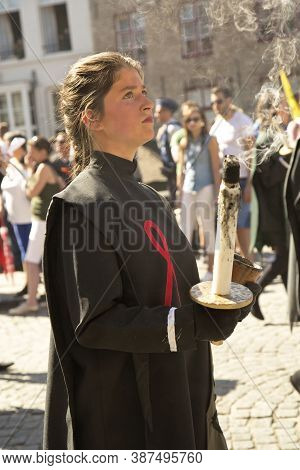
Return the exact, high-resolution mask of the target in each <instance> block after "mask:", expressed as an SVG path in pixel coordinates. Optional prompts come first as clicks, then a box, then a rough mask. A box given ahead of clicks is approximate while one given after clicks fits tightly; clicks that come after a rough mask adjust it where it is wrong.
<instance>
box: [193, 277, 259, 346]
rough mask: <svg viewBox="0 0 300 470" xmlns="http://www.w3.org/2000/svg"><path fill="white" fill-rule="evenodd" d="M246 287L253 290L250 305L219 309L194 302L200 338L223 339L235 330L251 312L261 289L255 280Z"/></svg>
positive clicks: (198, 336) (208, 339) (197, 332)
mask: <svg viewBox="0 0 300 470" xmlns="http://www.w3.org/2000/svg"><path fill="white" fill-rule="evenodd" d="M246 287H248V289H250V290H251V292H252V294H253V300H252V302H251V304H250V305H248V306H247V307H244V308H241V309H239V308H238V309H235V310H217V309H213V308H206V307H203V306H201V305H199V304H196V303H195V304H194V312H195V322H196V338H197V339H198V340H207V341H222V340H225V339H227V338H228V337H229V336H230V335H231V334H232V333H233V332H234V330H235V327H236V325H237V324H238V323H239V322H241V321H242V320H244V319H245V318H246V317H247V315H249V313H250V312H251V309H252V306H253V304H254V303H255V300H256V296H257V295H258V294H259V292H260V291H261V287H260V286H259V285H258V284H256V283H254V282H251V283H247V284H246Z"/></svg>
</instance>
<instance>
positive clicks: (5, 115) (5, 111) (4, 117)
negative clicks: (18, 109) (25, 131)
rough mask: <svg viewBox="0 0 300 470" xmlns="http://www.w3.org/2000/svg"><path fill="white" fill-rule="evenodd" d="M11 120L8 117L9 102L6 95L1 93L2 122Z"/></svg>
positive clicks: (0, 119)
mask: <svg viewBox="0 0 300 470" xmlns="http://www.w3.org/2000/svg"><path fill="white" fill-rule="evenodd" d="M2 121H5V122H8V121H9V117H8V104H7V97H6V95H2V94H1V95H0V122H2Z"/></svg>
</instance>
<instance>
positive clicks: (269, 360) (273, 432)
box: [0, 263, 300, 449]
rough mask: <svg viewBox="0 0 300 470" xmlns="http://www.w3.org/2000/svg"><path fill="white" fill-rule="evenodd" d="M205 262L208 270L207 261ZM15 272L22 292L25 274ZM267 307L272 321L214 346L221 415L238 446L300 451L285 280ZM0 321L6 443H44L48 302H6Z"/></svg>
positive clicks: (1, 432) (293, 339) (297, 332)
mask: <svg viewBox="0 0 300 470" xmlns="http://www.w3.org/2000/svg"><path fill="white" fill-rule="evenodd" d="M199 268H200V273H201V271H203V265H202V264H201V263H200V264H199ZM16 277H17V283H16V286H15V290H17V289H18V288H19V287H20V286H21V283H22V279H21V277H22V274H21V273H17V276H16ZM0 285H1V291H2V292H4V291H6V292H7V291H8V289H7V288H5V281H4V277H3V276H2V275H1V279H0ZM11 290H13V288H12V289H11ZM5 297H6V296H4V295H2V297H1V300H2V305H4V304H3V300H4V299H5ZM261 305H262V309H263V311H264V312H265V316H266V321H265V322H258V321H257V320H256V319H255V318H253V317H252V316H250V317H248V318H247V319H246V320H245V321H244V322H243V323H242V324H240V325H239V326H238V328H237V329H236V331H235V332H234V334H233V335H232V337H231V338H230V340H229V341H227V342H226V343H225V344H224V345H223V346H220V347H216V346H213V354H214V362H215V379H216V385H217V394H218V398H217V402H218V412H219V419H220V423H221V426H222V428H223V430H224V432H225V435H226V438H227V442H228V445H229V448H231V449H297V448H299V447H300V395H299V394H297V393H296V392H295V391H294V389H293V388H292V386H291V385H290V382H289V376H290V374H291V373H293V372H294V371H295V370H296V369H298V368H299V357H300V327H299V326H296V327H295V329H294V332H293V334H290V330H289V326H288V323H287V321H286V317H285V305H286V294H285V291H284V288H283V286H282V284H280V283H274V284H273V285H272V286H270V287H269V288H268V289H267V290H266V293H264V294H262V297H261ZM0 321H1V329H0V341H1V343H0V344H1V360H12V361H14V363H15V364H14V365H13V366H12V367H11V368H10V369H9V371H7V372H4V373H3V372H2V373H0V448H6V449H40V448H41V439H42V425H43V424H42V423H43V409H44V401H45V382H46V373H47V355H48V342H49V320H48V316H47V313H46V308H42V309H41V310H40V312H39V313H38V315H36V314H33V315H32V316H24V317H22V316H19V317H18V316H15V317H14V316H12V315H9V314H8V313H7V311H6V309H5V308H3V307H2V310H1V312H0Z"/></svg>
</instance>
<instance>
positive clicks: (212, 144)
mask: <svg viewBox="0 0 300 470" xmlns="http://www.w3.org/2000/svg"><path fill="white" fill-rule="evenodd" d="M208 150H209V154H210V161H211V168H212V172H213V178H214V186H215V193H216V195H218V194H219V189H220V184H221V175H220V158H219V146H218V142H217V139H216V138H215V137H213V136H211V138H210V140H209V142H208Z"/></svg>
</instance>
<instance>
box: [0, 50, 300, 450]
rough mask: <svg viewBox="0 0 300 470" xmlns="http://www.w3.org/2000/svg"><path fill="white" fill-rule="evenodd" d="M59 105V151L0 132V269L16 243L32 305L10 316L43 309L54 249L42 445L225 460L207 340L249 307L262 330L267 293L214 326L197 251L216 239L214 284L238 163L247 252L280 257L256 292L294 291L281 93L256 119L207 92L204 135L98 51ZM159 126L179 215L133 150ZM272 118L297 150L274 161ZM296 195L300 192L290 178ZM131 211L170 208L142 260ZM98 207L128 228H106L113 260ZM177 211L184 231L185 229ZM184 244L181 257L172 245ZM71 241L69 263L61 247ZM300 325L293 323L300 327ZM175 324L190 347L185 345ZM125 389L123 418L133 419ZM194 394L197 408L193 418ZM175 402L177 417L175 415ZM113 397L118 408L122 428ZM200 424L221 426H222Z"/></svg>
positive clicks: (150, 233) (136, 67) (197, 118)
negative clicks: (229, 159) (197, 289)
mask: <svg viewBox="0 0 300 470" xmlns="http://www.w3.org/2000/svg"><path fill="white" fill-rule="evenodd" d="M99 80H100V82H99ZM99 83H101V86H100V87H99ZM87 90H88V93H87ZM60 103H61V109H62V111H63V119H64V123H65V127H66V132H65V131H60V132H58V133H57V135H56V136H55V138H53V139H50V140H48V139H46V138H45V137H42V136H36V137H32V138H30V139H29V140H27V139H26V137H25V136H24V135H22V134H20V133H17V132H10V131H9V129H8V126H7V124H6V123H1V124H0V132H1V138H0V145H1V172H2V182H1V210H0V220H1V239H0V263H1V264H2V270H3V271H4V272H6V273H7V274H8V275H9V273H10V272H12V270H13V269H14V264H16V263H17V261H16V258H15V257H14V255H13V252H14V250H13V245H14V244H15V245H16V246H17V248H18V251H19V254H20V258H21V263H22V267H23V270H24V272H25V273H26V280H27V281H26V286H25V287H24V289H23V290H22V292H19V293H18V294H17V295H19V296H20V298H22V299H23V295H24V294H27V297H26V300H22V301H21V303H20V305H18V306H17V307H14V308H12V309H10V311H9V312H10V313H11V314H13V315H24V314H26V313H32V312H36V311H37V310H38V297H37V289H38V284H39V282H40V272H41V260H42V257H43V250H45V252H44V276H45V286H46V291H47V300H48V307H49V313H50V318H51V324H52V330H53V337H52V339H51V341H52V343H51V347H50V362H49V364H50V366H49V367H50V368H49V376H48V395H47V405H46V425H45V430H46V431H45V432H46V434H45V446H46V448H52V449H53V448H61V449H64V448H80V449H88V448H95V449H101V448H119V449H122V448H133V447H134V448H145V446H150V447H148V448H160V447H159V446H161V445H164V448H170V449H171V448H181V449H182V448H215V449H216V448H226V443H225V440H224V437H223V435H222V432H220V431H218V429H219V425H218V422H217V418H216V411H215V408H214V399H213V395H214V386H213V384H212V368H211V359H210V349H209V348H210V346H209V341H212V340H223V339H226V338H227V337H228V336H230V334H231V333H232V332H233V330H234V328H235V327H236V325H237V323H238V322H239V321H242V320H243V319H244V318H245V317H246V315H247V314H248V313H249V312H250V310H251V308H252V313H253V315H254V316H255V317H256V318H257V319H260V320H262V319H263V318H264V316H263V313H262V311H261V308H260V306H259V294H258V292H259V290H260V289H259V288H258V289H257V286H256V285H249V288H250V289H251V290H252V292H253V294H254V303H253V305H251V306H249V307H247V308H245V309H241V310H240V309H238V310H234V311H233V314H232V315H231V316H228V315H226V316H224V315H215V311H210V312H209V310H210V309H204V308H202V307H201V306H199V305H198V304H191V300H190V298H189V295H188V290H187V284H189V285H193V284H196V283H197V282H199V277H198V271H197V266H196V263H195V257H194V255H193V251H192V249H191V244H192V242H193V234H194V233H195V231H198V230H199V231H200V235H199V237H200V239H201V238H202V239H203V240H204V243H205V251H206V254H207V272H206V275H205V279H206V280H211V279H212V271H213V262H214V244H215V226H216V206H217V197H218V192H219V187H220V183H221V174H222V163H223V159H224V157H225V156H226V155H234V156H237V157H239V161H240V186H241V190H242V193H241V194H242V195H241V201H240V209H239V214H238V225H237V247H238V250H239V251H240V253H241V254H242V255H243V256H244V257H246V258H249V259H253V257H254V255H253V248H254V247H257V249H259V250H261V249H262V248H263V247H264V246H270V247H271V248H272V250H273V252H274V256H273V258H272V261H271V263H269V264H268V265H267V266H266V267H265V269H264V271H263V275H262V277H261V279H260V280H259V281H258V284H259V285H260V286H261V288H264V287H265V286H266V285H268V284H269V283H270V282H272V280H273V279H274V278H275V277H276V276H277V275H281V277H282V280H283V282H284V285H285V286H286V288H288V253H289V249H288V236H287V232H286V230H285V222H286V216H285V205H284V182H285V180H286V176H287V174H288V172H289V171H290V157H291V154H292V152H293V148H294V147H295V146H296V142H297V138H298V137H300V133H298V128H297V123H296V122H293V121H292V119H291V116H290V113H289V110H288V106H287V103H286V101H285V99H284V97H283V96H282V98H281V100H280V103H279V104H278V106H274V104H273V103H272V102H269V101H268V100H265V101H262V100H261V101H260V103H259V105H258V107H257V115H256V120H255V122H254V121H253V120H252V119H251V118H250V117H249V116H247V115H246V114H245V113H244V112H243V111H242V110H241V109H239V108H238V107H237V106H235V105H234V104H233V101H232V94H231V92H230V90H228V89H227V88H222V87H218V88H214V89H212V91H211V108H212V110H213V112H214V114H215V119H214V122H213V123H208V120H207V118H206V115H205V112H204V111H203V109H202V108H201V106H200V104H199V103H196V102H194V101H186V102H184V103H182V105H181V115H180V116H179V115H178V110H179V105H178V104H177V102H176V101H174V100H173V99H171V98H167V97H164V98H159V99H157V100H156V103H155V109H154V106H153V103H152V102H151V101H150V100H149V98H148V97H147V91H146V88H145V86H144V83H143V72H142V70H141V66H140V64H139V63H138V62H136V61H134V60H133V59H130V58H126V57H123V56H122V55H121V54H118V53H102V54H96V55H94V56H91V57H87V58H85V59H82V60H80V61H79V62H78V63H76V64H75V65H74V66H73V67H72V68H71V70H70V72H69V74H68V75H67V77H66V79H65V82H64V84H63V87H62V89H61V95H60ZM153 114H154V117H155V119H156V121H157V127H158V130H157V133H156V141H157V145H158V149H159V152H160V157H161V163H162V173H163V175H164V176H165V177H166V180H167V186H168V192H169V197H168V199H169V203H170V204H169V205H168V204H166V202H165V200H164V199H162V198H161V197H160V196H159V195H158V194H157V193H156V192H155V191H153V190H152V189H151V188H149V187H148V186H146V185H143V184H140V183H139V182H138V181H137V179H136V178H135V177H134V175H135V174H136V169H137V161H136V159H135V158H134V157H135V155H136V152H137V149H138V147H139V146H140V145H143V144H145V143H146V142H147V141H149V140H151V139H153V137H154V134H153ZM274 116H276V117H278V119H277V123H278V132H280V133H282V134H283V135H284V134H286V135H287V137H288V136H291V135H292V137H293V138H290V139H287V143H288V145H287V146H282V147H281V148H278V149H276V150H274V152H271V154H270V152H269V153H268V155H267V157H266V158H265V155H266V153H267V150H269V149H270V148H272V146H271V142H270V139H272V135H270V134H269V133H268V128H269V125H270V122H271V119H274ZM67 135H68V136H69V137H70V140H71V142H72V145H73V146H72V148H71V147H70V144H69V141H68V139H67ZM120 157H121V158H120ZM293 175H294V173H293ZM73 177H74V178H73ZM293 178H294V176H293ZM71 180H73V181H72V183H71V184H69V183H70V182H71ZM293 183H294V184H296V186H297V182H296V183H295V182H294V179H293ZM58 193H59V194H58ZM51 201H53V202H52V205H51V209H50V211H49V206H50V202H51ZM132 201H134V203H135V204H137V203H140V205H141V207H143V208H144V209H145V207H148V206H147V203H149V201H155V202H156V206H155V207H158V206H159V207H160V211H159V210H158V209H155V207H154V206H153V207H152V206H151V207H150V205H149V208H148V209H147V210H148V212H145V214H146V213H147V214H148V215H147V218H146V219H145V220H143V221H142V224H143V227H142V229H143V230H142V232H143V234H142V235H143V236H142V235H141V237H142V238H141V240H139V239H138V240H137V243H138V246H139V249H138V250H135V251H134V252H133V251H132V250H131V248H130V246H129V244H127V243H128V240H127V238H126V234H127V232H134V233H135V236H136V237H139V236H140V232H135V224H138V223H140V220H139V218H138V215H137V216H136V220H135V219H134V217H132V216H131V215H130V214H131V212H129V209H128V207H129V206H130V204H129V203H130V202H132ZM112 202H114V204H113V203H112ZM96 203H97V204H98V205H97V206H96V207H97V208H98V209H97V210H99V211H100V210H101V211H102V209H103V210H104V209H105V207H106V205H107V204H108V205H109V204H110V205H111V207H110V208H111V209H112V210H113V211H114V212H115V211H117V212H116V214H114V215H115V216H116V217H117V218H118V220H119V225H120V227H121V228H120V231H119V232H118V231H117V230H116V232H117V233H113V236H112V233H111V230H110V229H109V230H110V232H109V234H110V238H109V245H110V248H112V249H110V250H107V249H105V248H107V243H108V242H107V239H106V235H107V233H108V231H109V230H108V227H109V226H110V224H109V221H108V220H106V219H105V218H104V219H101V220H102V223H101V225H98V224H99V214H98V215H97V213H96V211H95V210H94V211H92V210H90V209H91V207H94V205H95V204H96ZM100 203H101V204H100ZM100 206H101V209H99V208H100ZM138 207H140V206H137V205H136V206H135V208H136V212H135V213H136V214H137V213H138ZM127 210H128V214H127V212H126V211H127ZM118 211H120V212H118ZM174 211H175V213H176V215H177V216H178V218H179V225H180V228H181V231H180V230H179V229H178V226H177V225H176V224H175V225H174V223H175V222H174V220H175V218H174V214H173V213H174ZM74 213H76V217H75V219H74ZM101 214H102V212H101ZM105 214H107V213H106V212H105ZM298 215H299V214H298ZM298 215H297V216H296V219H297V217H298ZM47 217H48V219H47V220H48V223H47V228H46V218H47ZM74 220H76V224H77V225H76V227H77V228H78V227H79V226H88V228H89V230H88V237H89V240H88V241H89V242H92V246H97V247H98V246H101V247H104V248H103V249H98V250H96V251H95V252H93V251H91V250H89V249H88V248H87V246H86V244H84V243H83V244H82V243H81V242H82V240H80V239H78V240H77V241H74V240H73V239H72V237H71V233H72V224H74ZM298 221H299V220H298ZM164 224H165V225H164ZM106 225H107V227H106ZM163 225H164V233H163V231H162V226H163ZM296 225H297V221H296ZM122 227H123V229H122ZM125 228H126V230H125ZM106 229H107V230H106ZM46 231H47V234H46V238H45V233H46ZM174 231H175V235H176V238H177V240H178V242H179V245H180V250H172V246H171V245H170V247H169V246H168V243H169V244H170V243H171V241H172V240H173V238H172V237H173V235H174ZM182 232H183V233H182ZM62 234H63V236H64V237H66V238H65V239H64V240H61V238H62ZM183 234H184V235H185V237H184V235H183ZM251 235H252V238H251ZM111 237H112V238H111ZM114 237H116V238H114ZM79 238H80V237H79ZM145 239H146V241H147V242H146V243H144V242H143V243H142V240H145ZM9 240H10V241H9ZM120 240H121V242H122V243H121V244H120ZM186 240H188V242H189V243H186ZM86 242H87V240H86ZM64 243H66V244H67V246H72V250H64V246H65V245H64ZM169 248H170V251H169ZM153 249H154V251H157V253H155V255H153ZM297 249H298V248H297ZM296 251H297V250H296ZM171 252H172V256H171V255H170V253H171ZM156 255H157V256H156ZM296 256H299V253H298V252H297V253H296ZM298 259H299V258H298ZM165 261H166V262H167V265H168V266H167V277H166V279H165V276H164V272H165ZM144 265H146V266H147V269H146V270H145V269H144ZM103 266H105V270H104V269H103ZM112 280H113V282H112ZM145 286H147V288H145ZM99 295H100V297H101V299H102V302H100V303H99ZM200 310H201V315H198V314H197V312H198V311H200ZM202 310H203V311H202ZM195 312H196V313H195ZM298 315H299V312H298V313H297V315H296V317H294V321H298V320H299V318H298ZM166 318H167V323H166ZM175 318H176V321H175ZM212 318H213V321H212ZM178 325H179V326H180V335H179V334H178V335H176V329H177V328H179V327H178ZM74 337H75V338H76V340H77V342H76V343H74V341H73V339H74ZM166 338H167V340H166ZM53 339H54V342H53ZM66 350H68V354H67V355H65V351H66ZM167 352H177V354H166V353H167ZM151 353H155V354H151ZM161 353H163V354H161ZM129 356H130V360H129ZM58 358H59V362H58ZM58 364H59V366H58ZM195 364H197V367H196V368H195V367H194V365H195ZM199 364H200V365H201V367H198V366H199ZM8 365H9V363H7V364H3V365H2V368H5V367H8ZM57 367H58V370H57ZM83 367H84V370H85V372H84V374H82V370H83ZM0 368H1V364H0ZM100 369H101V374H99V370H100ZM55 371H56V373H55V374H54V372H55ZM120 371H121V372H122V373H121V372H120ZM172 371H173V372H175V375H174V374H172ZM158 376H159V378H158ZM155 377H156V378H155ZM174 377H176V380H175V379H174ZM296 378H297V377H296ZM62 379H64V380H62ZM174 380H175V381H174ZM295 380H296V379H295ZM116 381H117V382H116ZM150 382H151V393H152V398H151V400H150V395H149V383H150ZM199 383H201V387H200V388H199ZM147 384H148V385H147ZM96 389H102V390H103V395H105V400H107V403H108V408H107V410H108V411H107V413H108V414H107V416H106V418H105V420H107V422H109V423H110V424H109V426H110V429H111V432H110V434H109V436H107V435H106V436H105V439H104V436H102V434H101V432H100V433H99V432H95V430H96V429H99V423H102V421H103V419H104V417H103V415H102V411H101V410H100V408H99V409H98V408H97V407H94V408H93V409H91V408H89V406H90V401H93V400H91V399H92V398H93V390H96ZM124 390H126V393H127V395H126V396H127V401H128V403H129V405H128V406H127V407H123V406H122V400H123V398H124V397H123V391H124ZM299 390H300V389H299ZM111 393H113V396H111ZM187 395H188V396H189V400H188V403H189V404H190V405H189V408H188V409H185V405H186V403H187V400H186V397H187ZM170 396H171V397H172V403H173V406H174V408H176V410H177V411H176V416H175V413H174V410H171V409H169V408H168V406H164V403H165V405H167V404H168V402H169V400H170ZM138 397H139V398H138ZM111 400H113V401H114V403H115V404H116V405H117V406H115V407H114V410H117V412H118V419H117V420H115V419H114V416H115V411H114V410H113V409H112V408H111V406H110V401H111ZM128 403H127V404H128ZM68 413H70V414H68ZM207 413H211V416H210V415H209V416H208V415H206V414H207ZM66 416H70V419H69V421H68V419H66ZM74 416H76V419H75V418H74ZM132 416H134V417H135V420H136V421H134V422H133V421H132ZM87 418H88V419H87ZM195 418H197V419H195ZM208 418H209V419H208ZM120 422H121V423H122V426H120V424H119V423H120ZM195 423H198V424H197V426H198V427H197V426H196V427H195ZM201 423H202V424H201ZM204 423H212V425H211V429H210V430H207V429H206V424H204ZM66 426H67V428H68V429H67V428H66ZM100 427H101V426H100ZM146 428H147V431H145V429H146ZM58 429H59V432H58ZM72 429H73V430H72ZM183 429H184V432H183ZM217 431H218V432H217ZM209 439H210V441H211V442H209ZM89 446H92V447H89ZM151 446H152V447H151Z"/></svg>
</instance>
